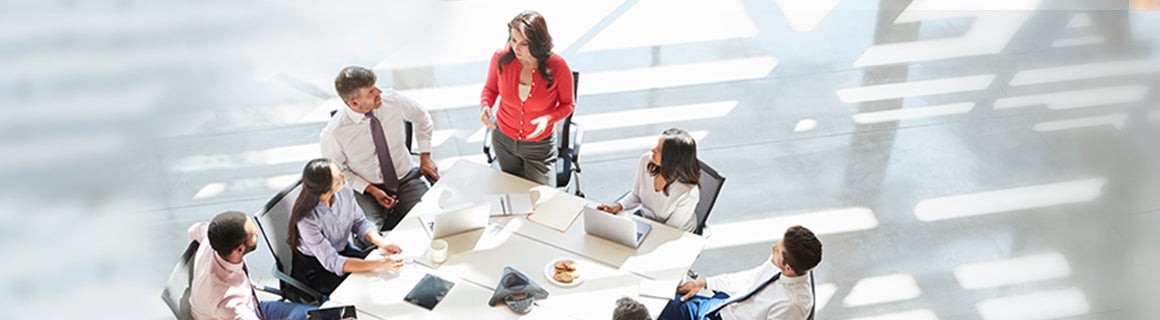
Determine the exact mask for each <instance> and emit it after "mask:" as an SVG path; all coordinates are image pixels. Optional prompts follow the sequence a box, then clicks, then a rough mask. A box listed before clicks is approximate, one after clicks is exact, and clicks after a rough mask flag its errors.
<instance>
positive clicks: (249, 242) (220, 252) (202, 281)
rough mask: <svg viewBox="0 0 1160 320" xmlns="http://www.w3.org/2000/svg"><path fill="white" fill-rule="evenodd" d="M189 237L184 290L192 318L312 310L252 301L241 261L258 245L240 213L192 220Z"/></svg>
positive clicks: (294, 315)
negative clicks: (189, 274)
mask: <svg viewBox="0 0 1160 320" xmlns="http://www.w3.org/2000/svg"><path fill="white" fill-rule="evenodd" d="M189 238H190V239H192V240H195V241H197V242H198V243H199V244H200V245H199V246H198V248H197V253H196V254H195V255H194V257H193V281H192V283H191V285H190V293H189V306H190V311H191V312H192V313H193V318H194V319H199V320H200V319H252V320H259V319H265V320H273V319H306V312H307V311H310V310H313V309H315V308H316V307H312V306H307V305H301V304H295V303H289V302H282V301H258V297H257V296H256V295H255V292H254V287H253V285H254V284H253V283H252V282H251V281H250V275H249V272H248V268H246V261H245V260H244V259H243V258H244V257H245V255H246V254H248V253H250V252H253V251H254V249H256V248H258V228H257V226H256V225H254V222H253V221H252V220H250V218H249V217H247V216H246V214H244V213H241V212H238V211H227V212H223V213H221V214H218V215H217V216H216V217H214V218H213V221H211V222H210V223H208V224H207V223H205V222H199V223H197V224H194V225H193V226H191V227H189ZM207 241H208V243H207Z"/></svg>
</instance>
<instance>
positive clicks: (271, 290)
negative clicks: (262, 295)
mask: <svg viewBox="0 0 1160 320" xmlns="http://www.w3.org/2000/svg"><path fill="white" fill-rule="evenodd" d="M258 290H259V291H264V292H266V293H271V294H275V295H277V296H279V297H282V298H283V299H285V298H286V296H285V295H282V290H278V288H275V287H271V286H261V287H259V288H258Z"/></svg>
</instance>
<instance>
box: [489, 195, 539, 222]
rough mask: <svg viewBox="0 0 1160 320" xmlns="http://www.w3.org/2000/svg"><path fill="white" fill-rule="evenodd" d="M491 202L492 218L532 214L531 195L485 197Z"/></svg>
mask: <svg viewBox="0 0 1160 320" xmlns="http://www.w3.org/2000/svg"><path fill="white" fill-rule="evenodd" d="M484 198H485V199H487V201H488V202H491V216H493V217H494V216H510V215H513V214H529V213H532V207H533V206H532V195H531V194H530V193H506V194H492V195H486V196H484Z"/></svg>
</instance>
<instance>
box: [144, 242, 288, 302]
mask: <svg viewBox="0 0 1160 320" xmlns="http://www.w3.org/2000/svg"><path fill="white" fill-rule="evenodd" d="M198 247H200V244H199V243H198V242H197V241H190V242H189V245H188V246H186V248H185V252H184V253H182V254H181V259H180V260H178V261H177V266H174V267H173V272H171V273H169V280H168V282H167V283H166V285H165V289H162V290H161V300H163V301H165V304H166V305H168V306H169V310H170V311H173V317H175V318H177V320H190V319H193V310H192V309H191V307H190V305H189V296H190V294H191V293H192V292H191V290H192V289H193V288H192V284H193V260H194V259H193V258H194V257H195V256H196V255H197V248H198ZM258 290H262V291H265V292H269V293H272V294H275V295H278V296H279V297H281V296H282V291H281V290H278V289H275V288H271V287H268V286H262V287H261V288H258Z"/></svg>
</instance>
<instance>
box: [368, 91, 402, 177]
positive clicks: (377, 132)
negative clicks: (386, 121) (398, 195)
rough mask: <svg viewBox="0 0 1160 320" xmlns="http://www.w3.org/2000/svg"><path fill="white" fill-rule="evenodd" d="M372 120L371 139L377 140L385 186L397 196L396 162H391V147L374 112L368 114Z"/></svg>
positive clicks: (380, 167)
mask: <svg viewBox="0 0 1160 320" xmlns="http://www.w3.org/2000/svg"><path fill="white" fill-rule="evenodd" d="M366 116H367V118H371V138H373V139H374V140H375V154H376V155H378V156H379V170H381V171H382V173H383V186H385V187H387V192H388V193H390V194H395V191H396V190H398V189H399V176H398V175H396V174H395V162H394V161H391V147H390V146H388V145H387V137H386V136H384V135H383V123H382V122H379V118H376V117H375V115H374V112H373V111H372V112H367V113H366Z"/></svg>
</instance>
